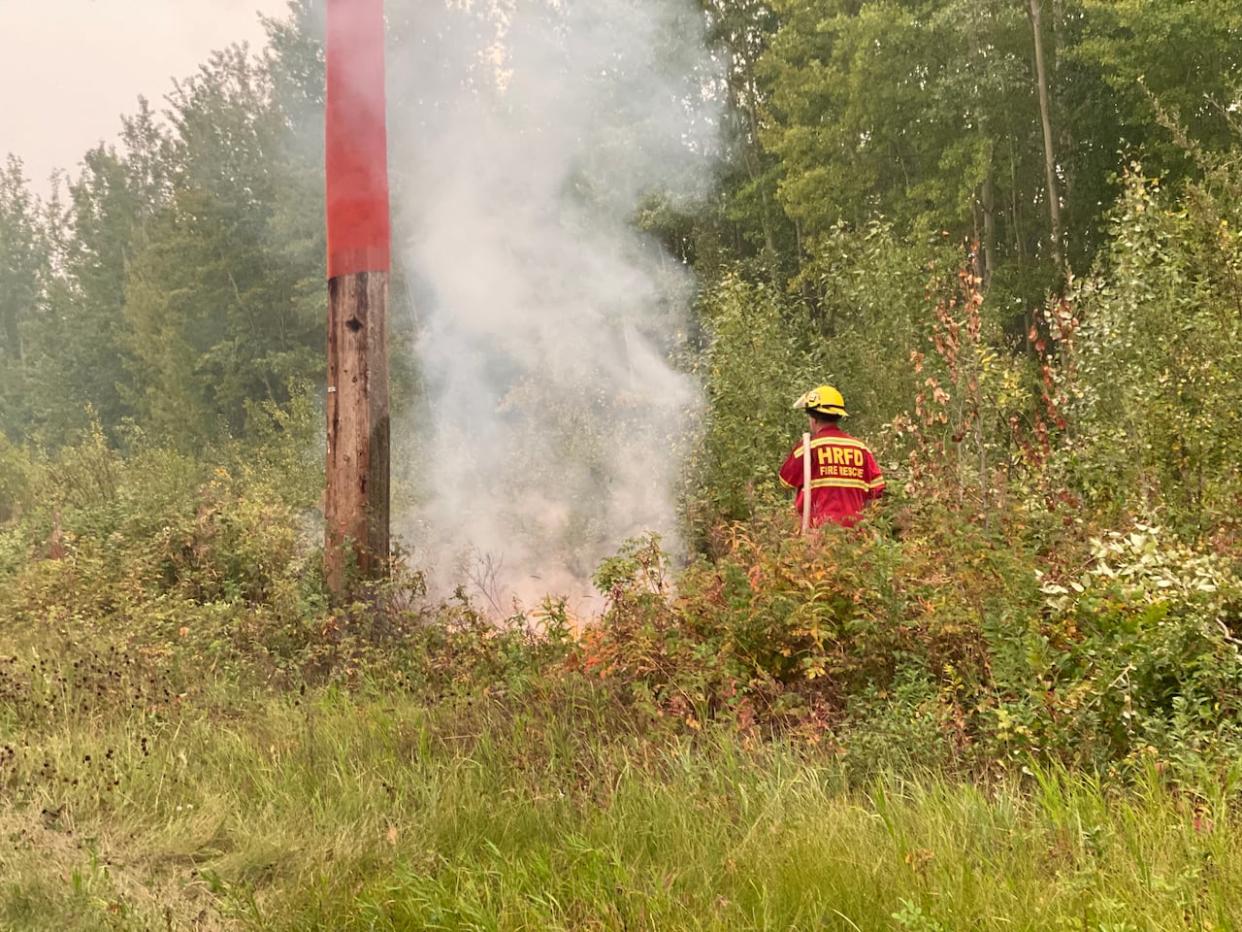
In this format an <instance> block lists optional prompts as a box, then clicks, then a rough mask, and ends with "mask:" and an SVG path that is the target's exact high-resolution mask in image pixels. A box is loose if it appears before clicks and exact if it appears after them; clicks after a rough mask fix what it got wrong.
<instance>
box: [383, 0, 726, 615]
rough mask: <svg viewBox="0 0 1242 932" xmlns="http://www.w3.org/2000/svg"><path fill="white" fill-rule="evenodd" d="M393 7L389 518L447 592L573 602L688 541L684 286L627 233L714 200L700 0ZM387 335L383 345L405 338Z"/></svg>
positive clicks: (657, 250) (655, 253)
mask: <svg viewBox="0 0 1242 932" xmlns="http://www.w3.org/2000/svg"><path fill="white" fill-rule="evenodd" d="M390 19H391V20H392V22H391V27H392V30H393V32H394V34H395V39H394V46H395V47H394V49H393V52H392V53H391V56H390V62H389V69H390V81H389V83H390V95H391V96H390V104H389V109H390V113H391V123H392V133H393V140H392V145H391V151H392V155H393V173H394V181H395V184H396V189H395V193H394V209H395V218H396V224H397V229H398V232H399V238H398V240H397V242H396V244H395V250H396V253H397V258H398V264H399V266H400V267H401V268H402V269H403V270H404V272H405V274H406V276H407V277H408V279H409V281H410V291H411V297H412V303H413V306H414V308H415V314H416V317H417V327H416V331H417V339H416V346H415V347H414V348H413V349H414V351H415V352H416V354H417V361H418V368H419V372H420V373H421V378H422V381H423V391H424V395H425V404H423V405H421V406H420V408H419V410H417V411H415V412H414V413H413V415H412V417H411V420H410V421H409V422H408V423H402V422H397V423H396V424H395V425H394V433H395V434H396V435H397V442H398V443H401V440H402V436H403V435H406V436H412V437H413V438H414V442H415V444H416V445H417V448H418V455H417V467H416V471H417V480H418V483H419V485H420V488H421V493H420V504H419V505H418V507H417V508H416V509H415V513H414V514H411V515H407V516H404V517H402V516H398V520H397V522H396V529H397V531H398V533H399V534H400V535H401V536H402V537H403V538H405V539H406V540H407V542H408V543H409V544H412V545H413V547H414V555H415V557H416V559H417V560H418V561H419V562H420V563H423V564H424V565H430V566H431V567H433V569H434V575H433V578H434V579H435V580H436V581H437V582H438V583H439V587H440V589H441V591H444V590H445V589H451V588H452V586H453V585H455V584H456V583H458V582H465V581H466V578H469V579H470V580H472V582H473V584H474V585H475V586H477V587H479V588H482V589H484V590H486V593H485V594H486V595H487V596H488V597H489V598H490V599H492V600H493V601H494V602H496V603H497V604H496V605H495V607H496V608H497V609H500V610H508V608H509V607H510V603H509V600H510V599H514V598H516V599H518V600H520V601H521V602H522V603H523V604H525V605H526V606H530V605H532V604H533V603H535V602H537V600H538V599H539V598H541V597H542V596H543V595H544V594H559V595H567V596H570V597H571V598H576V599H579V600H580V599H582V598H583V597H585V596H586V595H587V594H588V593H589V592H590V584H589V579H590V575H591V572H592V571H593V569H594V567H595V565H596V564H597V562H598V561H599V560H600V559H601V558H603V557H605V556H607V555H609V554H610V553H612V552H613V551H614V550H615V548H616V547H617V545H618V544H619V543H620V542H622V541H623V540H625V539H626V538H627V537H631V536H634V535H636V534H639V533H642V532H645V531H648V530H653V531H657V532H660V533H662V534H663V535H665V539H666V540H671V541H674V542H675V536H676V526H677V490H678V485H679V482H680V479H681V476H682V466H683V462H684V456H685V452H686V445H687V443H688V442H690V438H691V437H692V432H693V429H694V427H695V425H696V422H697V420H698V418H699V417H700V415H701V413H702V412H701V407H702V402H701V396H700V392H699V390H698V387H697V386H696V384H695V383H694V381H693V380H692V378H691V377H689V376H688V375H686V374H685V373H683V372H682V371H679V370H678V369H677V368H675V367H674V365H673V364H672V363H671V362H670V356H671V355H672V354H673V353H674V352H675V351H676V350H677V348H678V347H679V346H680V345H681V344H682V342H683V341H684V333H685V326H686V315H687V312H688V307H689V302H690V299H691V297H692V285H693V283H692V281H691V279H690V276H689V274H688V272H687V271H686V270H685V267H684V265H683V264H682V263H680V262H679V261H676V260H674V259H673V258H672V257H671V256H669V255H668V254H667V253H666V252H665V251H664V250H663V249H662V248H661V247H660V245H659V244H658V243H656V242H655V241H654V240H653V239H652V238H650V237H647V236H644V235H642V234H641V233H640V232H638V230H637V228H636V226H635V225H634V223H633V218H634V215H635V212H636V211H637V210H638V209H639V208H640V207H641V206H642V205H643V204H644V203H645V199H647V198H649V197H650V196H652V195H655V194H658V195H660V196H663V197H665V198H666V199H667V198H672V199H674V200H685V199H691V198H696V197H700V196H703V195H705V194H706V193H707V192H708V191H709V189H710V184H711V177H712V169H713V161H714V157H715V155H716V148H717V138H718V132H719V120H718V114H717V104H716V103H715V102H714V101H713V97H714V95H713V94H712V93H711V89H712V88H713V87H715V86H716V80H717V79H716V74H715V70H716V65H715V64H714V63H713V60H712V58H711V56H710V54H709V52H708V50H707V48H706V44H705V37H704V20H703V17H702V14H701V12H700V11H699V9H698V8H697V7H696V6H695V4H694V2H693V0H560V2H558V0H512V2H509V3H503V4H502V5H500V6H494V7H492V8H489V9H487V10H479V9H477V8H471V7H468V6H467V7H461V6H455V5H450V6H445V7H440V6H438V5H437V4H436V3H434V2H432V3H424V2H419V3H417V4H411V5H410V6H409V8H408V10H407V9H406V7H404V6H401V9H400V12H398V13H393V11H392V7H391V6H390ZM400 351H401V348H400V347H394V353H396V352H400Z"/></svg>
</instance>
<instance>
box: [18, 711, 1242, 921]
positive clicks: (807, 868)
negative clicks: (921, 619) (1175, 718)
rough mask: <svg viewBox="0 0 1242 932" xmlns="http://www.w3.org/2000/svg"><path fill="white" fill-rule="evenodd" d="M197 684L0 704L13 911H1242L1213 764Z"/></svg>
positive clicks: (762, 915) (128, 916) (1099, 916)
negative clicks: (944, 753) (861, 763)
mask: <svg viewBox="0 0 1242 932" xmlns="http://www.w3.org/2000/svg"><path fill="white" fill-rule="evenodd" d="M202 695H203V696H204V697H212V698H210V699H208V698H203V699H200V700H199V701H197V702H196V703H195V704H194V705H193V706H192V707H187V708H182V709H180V711H178V712H176V713H175V714H170V713H162V714H160V715H159V716H158V717H155V716H153V715H151V714H150V713H149V711H145V710H143V709H141V708H137V709H131V710H129V711H126V712H123V713H122V712H117V713H115V714H113V713H108V712H107V711H103V712H97V713H96V714H90V715H84V714H82V713H81V712H79V711H77V710H76V709H75V708H72V707H67V706H61V707H57V706H56V705H55V704H54V703H53V704H52V711H51V712H50V713H49V712H47V710H46V708H45V709H44V711H43V714H42V717H41V718H40V719H38V721H37V722H36V721H34V720H30V721H28V722H26V723H25V724H23V722H22V721H20V720H19V719H18V717H17V716H15V715H13V714H11V715H9V716H8V717H7V718H0V723H3V732H0V734H2V735H3V737H2V739H0V744H3V743H6V742H7V743H8V746H9V747H10V749H11V750H10V751H9V752H8V753H7V756H5V757H4V758H3V761H4V762H3V766H0V789H2V792H3V800H4V802H3V804H2V805H0V839H2V840H3V844H2V845H0V927H3V928H6V929H8V928H12V929H43V928H46V929H58V930H68V929H101V928H121V929H160V928H169V927H171V928H255V929H313V928H322V929H343V930H348V929H423V928H428V929H434V928H439V929H736V928H755V929H790V928H802V929H842V930H847V929H855V930H856V929H864V930H868V929H917V930H937V929H945V930H949V929H1006V930H1008V929H1031V930H1036V929H1039V930H1043V929H1084V930H1085V929H1101V930H1103V929H1111V930H1120V929H1153V930H1154V929H1230V928H1237V927H1238V926H1239V925H1242V827H1240V826H1239V825H1238V823H1237V821H1236V819H1235V817H1234V815H1233V814H1232V813H1231V811H1230V808H1229V795H1230V793H1231V791H1232V784H1230V783H1228V781H1226V782H1222V781H1220V780H1219V779H1216V780H1214V781H1208V782H1207V783H1206V784H1205V785H1213V786H1216V787H1218V788H1219V789H1218V790H1217V791H1216V792H1214V793H1213V794H1211V795H1209V796H1200V795H1196V794H1194V793H1192V792H1189V791H1187V790H1185V789H1177V788H1174V787H1172V786H1170V785H1169V783H1168V781H1167V780H1166V779H1165V778H1164V777H1163V776H1162V775H1161V774H1160V773H1158V772H1157V771H1156V770H1155V769H1153V770H1151V771H1150V772H1148V773H1147V774H1146V777H1145V778H1144V779H1140V780H1139V781H1138V782H1137V784H1136V785H1133V786H1131V787H1129V788H1127V789H1125V790H1121V789H1118V788H1115V787H1114V788H1110V787H1108V786H1106V785H1103V784H1101V783H1100V782H1099V781H1096V780H1093V779H1092V778H1090V777H1088V776H1082V775H1074V774H1071V773H1068V772H1063V771H1051V770H1032V772H1031V773H1030V774H1029V775H1028V776H1027V777H1025V778H1024V779H1022V780H1017V779H1015V780H1011V781H1005V782H1000V783H997V784H995V785H990V786H981V785H974V784H970V783H965V782H959V781H956V780H954V779H951V778H948V777H945V776H942V775H937V774H934V773H925V774H905V775H901V776H899V775H896V774H891V773H889V774H879V775H876V776H875V777H874V778H873V779H871V780H869V781H866V782H862V783H859V782H857V781H849V780H847V779H846V778H845V776H844V774H843V771H842V769H841V768H840V767H839V766H837V765H836V764H835V763H834V761H833V759H832V758H831V757H830V756H829V755H828V754H826V753H825V752H821V751H816V750H814V749H810V750H808V749H806V748H795V747H790V746H773V745H770V744H768V745H756V746H749V745H748V743H747V741H746V739H745V738H744V737H740V736H738V734H737V733H736V732H725V731H720V732H713V731H709V732H708V733H706V734H702V735H699V736H697V737H695V738H694V739H692V740H691V739H672V738H667V737H662V738H654V737H653V736H650V735H647V736H644V735H641V734H639V733H638V731H637V730H636V728H635V727H634V726H632V725H627V724H625V723H624V722H622V721H618V720H617V719H616V712H615V710H613V709H611V707H610V706H609V705H608V703H607V702H606V701H603V700H601V699H599V698H597V697H595V696H594V695H593V694H592V693H590V692H588V691H584V692H582V693H581V694H580V695H578V696H576V697H575V696H573V695H561V697H560V700H559V702H558V703H557V704H555V705H551V704H549V703H547V702H545V701H543V697H537V696H532V697H529V701H526V702H521V703H518V702H514V701H512V700H509V701H507V702H504V703H501V702H498V701H493V700H487V699H476V700H471V701H468V700H456V701H454V702H452V703H446V704H444V705H441V706H437V707H435V708H428V707H426V706H424V705H421V704H419V703H417V702H416V701H414V700H413V699H409V698H405V697H401V696H386V695H378V694H373V695H370V696H360V695H348V694H344V693H339V692H334V691H325V692H319V693H315V694H311V695H308V696H304V697H288V698H280V699H271V698H267V699H257V698H253V697H251V698H245V697H241V696H237V695H233V696H230V695H229V694H228V693H219V692H212V691H211V690H205V691H204V692H203V693H202ZM13 708H16V707H15V706H14V707H13Z"/></svg>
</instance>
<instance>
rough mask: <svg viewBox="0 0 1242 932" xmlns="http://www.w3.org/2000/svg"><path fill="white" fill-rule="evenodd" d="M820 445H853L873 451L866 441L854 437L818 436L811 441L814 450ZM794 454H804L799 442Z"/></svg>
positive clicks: (855, 447)
mask: <svg viewBox="0 0 1242 932" xmlns="http://www.w3.org/2000/svg"><path fill="white" fill-rule="evenodd" d="M820 447H853V448H854V449H856V450H864V451H866V452H868V453H869V452H871V451H870V449H869V448H868V447H867V445H866V444H865V443H863V442H862V441H861V440H855V439H854V438H852V437H849V438H846V437H817V438H816V439H815V440H812V441H811V449H812V450H816V449H819V448H820ZM793 455H794V456H801V455H802V444H798V446H797V448H796V449H795V450H794V451H793Z"/></svg>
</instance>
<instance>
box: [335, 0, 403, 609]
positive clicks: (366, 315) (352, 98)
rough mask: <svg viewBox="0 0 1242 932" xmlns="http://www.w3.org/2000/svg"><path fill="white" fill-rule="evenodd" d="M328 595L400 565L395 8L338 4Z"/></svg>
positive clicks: (349, 0)
mask: <svg viewBox="0 0 1242 932" xmlns="http://www.w3.org/2000/svg"><path fill="white" fill-rule="evenodd" d="M325 53H326V60H327V61H326V63H327V119H326V133H325V141H326V149H325V161H326V169H327V187H326V191H327V224H328V404H327V408H328V475H327V493H326V495H325V509H324V510H325V517H326V519H327V535H326V536H327V540H326V550H325V564H326V565H325V569H326V573H327V578H328V585H329V587H330V588H331V589H332V591H333V592H334V593H335V594H336V595H337V596H338V597H342V596H345V595H347V594H348V589H349V584H350V580H351V567H352V568H353V569H355V570H356V572H357V574H358V577H359V578H361V579H374V578H377V577H379V576H382V575H383V573H384V572H385V570H386V568H387V565H388V556H389V514H388V510H389V414H388V320H387V318H388V276H389V272H390V269H391V221H390V216H389V204H388V132H387V119H386V112H385V108H386V104H385V90H384V2H383V0H328V4H327V37H326V42H325Z"/></svg>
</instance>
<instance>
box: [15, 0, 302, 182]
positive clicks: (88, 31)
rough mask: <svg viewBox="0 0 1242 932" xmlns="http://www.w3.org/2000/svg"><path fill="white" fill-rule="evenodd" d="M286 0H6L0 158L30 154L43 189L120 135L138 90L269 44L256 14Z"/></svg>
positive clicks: (153, 95)
mask: <svg viewBox="0 0 1242 932" xmlns="http://www.w3.org/2000/svg"><path fill="white" fill-rule="evenodd" d="M287 6H288V4H287V0H44V2H34V0H0V36H3V37H4V40H5V49H4V54H3V55H0V113H2V114H3V115H4V119H3V121H0V156H3V154H4V153H7V152H12V153H13V154H14V155H17V156H19V157H21V158H22V160H23V161H24V162H25V166H26V171H27V174H28V175H29V176H30V178H31V179H32V180H33V182H34V184H35V186H36V190H38V191H39V192H40V193H46V192H47V191H48V190H49V187H50V186H49V184H48V179H49V178H50V176H51V174H52V173H53V171H55V170H58V169H59V170H72V169H74V168H75V167H76V166H77V164H78V162H79V160H80V159H81V158H82V155H83V153H85V152H86V150H87V149H89V148H90V147H91V146H94V145H96V144H97V143H99V142H100V141H101V140H105V139H107V140H111V139H113V138H115V136H116V132H117V129H118V127H119V126H120V122H121V114H124V113H131V112H133V111H134V109H135V100H136V98H137V97H138V95H139V94H143V95H146V96H147V97H148V98H149V99H151V100H152V101H154V102H155V103H156V105H157V109H159V102H160V100H161V98H162V96H163V95H164V94H166V93H167V92H168V91H170V90H171V89H172V78H173V77H183V76H185V75H188V74H193V73H194V71H195V69H196V68H197V67H198V66H199V65H200V64H201V63H202V62H203V61H205V60H206V59H207V56H208V55H209V54H210V53H211V52H212V51H213V50H214V49H218V48H223V47H224V46H227V45H229V44H231V43H233V42H250V43H252V44H254V45H259V44H261V43H262V41H263V38H264V31H263V24H262V22H261V21H260V19H259V14H260V13H264V14H267V15H271V16H276V15H279V14H281V13H283V12H284V11H285V9H286V8H287Z"/></svg>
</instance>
